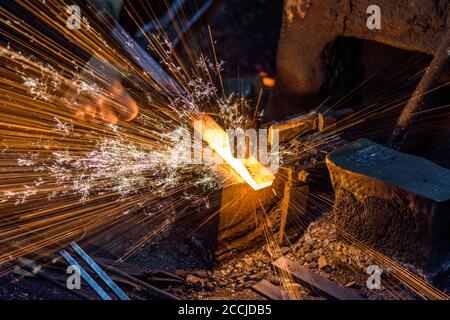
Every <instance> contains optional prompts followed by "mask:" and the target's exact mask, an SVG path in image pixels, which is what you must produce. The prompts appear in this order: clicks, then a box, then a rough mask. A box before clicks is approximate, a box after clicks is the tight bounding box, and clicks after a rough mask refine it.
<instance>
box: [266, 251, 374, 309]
mask: <svg viewBox="0 0 450 320" xmlns="http://www.w3.org/2000/svg"><path fill="white" fill-rule="evenodd" d="M273 266H274V267H275V268H277V269H279V270H280V271H281V272H287V273H289V274H291V275H292V276H293V277H294V279H295V280H296V281H298V282H299V283H301V284H302V285H304V286H307V287H309V288H310V289H312V290H315V291H318V293H320V294H324V295H326V296H327V297H329V298H331V299H336V300H365V299H364V298H363V297H362V296H361V295H359V294H357V293H355V292H353V291H352V290H349V289H347V288H344V287H341V286H339V285H337V284H336V283H334V282H332V281H330V280H328V279H325V278H324V277H322V276H320V275H318V274H317V273H314V272H312V271H311V270H309V269H307V268H305V267H303V266H302V265H300V264H299V263H297V262H295V261H292V260H289V259H288V258H286V257H281V258H279V259H277V260H276V261H274V262H273Z"/></svg>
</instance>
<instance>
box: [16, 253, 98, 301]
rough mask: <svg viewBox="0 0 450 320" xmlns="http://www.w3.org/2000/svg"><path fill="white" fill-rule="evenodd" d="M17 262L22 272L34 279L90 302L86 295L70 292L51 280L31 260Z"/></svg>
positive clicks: (23, 259) (65, 287)
mask: <svg viewBox="0 0 450 320" xmlns="http://www.w3.org/2000/svg"><path fill="white" fill-rule="evenodd" d="M18 260H19V262H20V263H21V264H23V266H21V268H23V270H26V271H28V272H29V273H30V274H31V275H33V276H35V277H40V278H42V279H44V280H46V281H48V282H50V283H51V284H53V285H55V286H57V287H58V288H61V289H64V290H66V291H68V292H70V293H71V294H73V295H74V296H76V297H78V298H81V299H84V300H92V298H91V297H89V296H88V295H86V294H84V293H82V292H79V291H77V290H70V289H69V288H67V286H66V285H63V284H62V283H60V282H59V281H57V280H55V279H53V278H52V277H51V276H50V275H48V274H47V272H45V271H44V270H43V269H42V266H40V265H37V264H36V263H35V262H33V261H32V260H29V259H25V258H19V259H18ZM19 270H21V269H19Z"/></svg>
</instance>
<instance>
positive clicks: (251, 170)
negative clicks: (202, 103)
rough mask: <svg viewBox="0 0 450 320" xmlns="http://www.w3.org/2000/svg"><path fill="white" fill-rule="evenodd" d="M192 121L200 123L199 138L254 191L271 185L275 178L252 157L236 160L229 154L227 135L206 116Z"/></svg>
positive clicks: (200, 116)
mask: <svg viewBox="0 0 450 320" xmlns="http://www.w3.org/2000/svg"><path fill="white" fill-rule="evenodd" d="M194 118H195V119H194V120H197V121H202V127H201V128H202V132H201V136H202V139H203V141H205V142H206V143H208V145H209V147H210V148H211V149H212V150H214V151H215V152H216V153H217V154H218V155H219V156H220V157H221V158H222V159H223V160H225V161H226V162H227V163H228V164H229V165H230V166H231V167H232V168H233V169H234V171H236V173H237V174H238V175H239V177H241V178H242V179H243V180H244V181H245V182H247V183H248V184H249V185H250V186H251V187H252V188H253V189H254V190H259V189H263V188H266V187H269V186H271V185H272V182H273V180H274V179H275V176H274V175H273V174H272V173H271V172H270V171H269V170H268V169H267V168H266V167H264V166H263V165H262V164H261V163H260V162H259V161H258V160H257V159H255V158H254V157H252V156H251V157H249V158H247V159H237V158H235V157H233V155H232V154H231V148H230V142H229V139H228V134H227V133H226V132H225V130H223V129H222V128H221V127H220V126H219V125H218V124H217V123H216V122H215V121H214V120H213V119H212V118H211V117H209V116H208V115H199V116H196V117H194Z"/></svg>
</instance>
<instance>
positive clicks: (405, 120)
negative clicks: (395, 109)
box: [388, 15, 450, 150]
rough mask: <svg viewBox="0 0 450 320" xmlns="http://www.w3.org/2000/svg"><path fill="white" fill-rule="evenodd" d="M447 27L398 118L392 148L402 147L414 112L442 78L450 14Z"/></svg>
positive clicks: (449, 57) (449, 42)
mask: <svg viewBox="0 0 450 320" xmlns="http://www.w3.org/2000/svg"><path fill="white" fill-rule="evenodd" d="M447 28H448V31H447V32H446V33H445V34H444V37H443V38H442V40H441V42H440V44H439V46H438V47H437V49H436V51H435V53H434V58H433V60H431V63H430V65H429V66H428V68H427V69H426V71H425V74H424V75H423V77H422V79H421V80H420V82H419V84H418V85H417V87H416V89H415V90H414V93H413V94H412V95H411V98H410V99H409V101H408V103H407V104H406V106H405V108H404V109H403V111H402V113H401V114H400V117H399V118H398V120H397V124H396V127H395V129H394V131H393V132H392V134H391V136H390V138H389V141H388V145H389V146H391V147H392V148H395V149H397V150H398V149H400V148H401V147H402V145H403V143H404V141H405V140H406V136H407V134H408V132H407V131H408V127H409V126H410V124H411V122H412V120H413V118H414V113H415V112H416V110H420V109H421V108H422V107H423V106H424V105H425V103H426V98H427V97H428V94H429V93H430V91H431V88H432V87H433V85H434V84H435V83H436V81H437V80H438V79H439V78H440V76H441V75H442V72H443V71H444V69H445V67H446V65H447V64H448V61H449V60H450V51H449V50H450V15H449V16H448V19H447Z"/></svg>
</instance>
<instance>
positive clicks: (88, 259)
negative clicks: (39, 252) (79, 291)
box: [70, 242, 130, 300]
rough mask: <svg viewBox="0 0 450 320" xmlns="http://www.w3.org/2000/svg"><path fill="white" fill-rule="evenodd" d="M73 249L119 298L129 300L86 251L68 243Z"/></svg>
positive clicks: (73, 243)
mask: <svg viewBox="0 0 450 320" xmlns="http://www.w3.org/2000/svg"><path fill="white" fill-rule="evenodd" d="M70 246H71V247H72V249H73V250H75V252H76V253H78V255H79V256H80V257H81V258H82V259H83V260H84V262H86V263H87V264H88V265H89V267H91V269H92V270H94V271H95V273H97V274H98V276H99V277H100V278H101V279H102V280H103V282H105V283H106V285H107V286H108V287H110V288H111V290H112V291H114V293H115V294H116V295H117V297H119V299H120V300H130V298H129V297H128V296H127V295H126V294H125V292H123V291H122V289H120V288H119V287H118V286H117V284H115V282H114V281H112V280H111V278H110V277H109V276H108V275H107V274H106V273H105V272H104V271H103V270H102V269H101V268H100V267H99V266H98V264H97V263H95V261H94V260H93V259H92V258H91V257H90V256H89V255H88V254H87V253H86V252H84V250H83V249H81V248H80V246H79V245H78V244H76V243H75V242H72V243H71V244H70Z"/></svg>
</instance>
